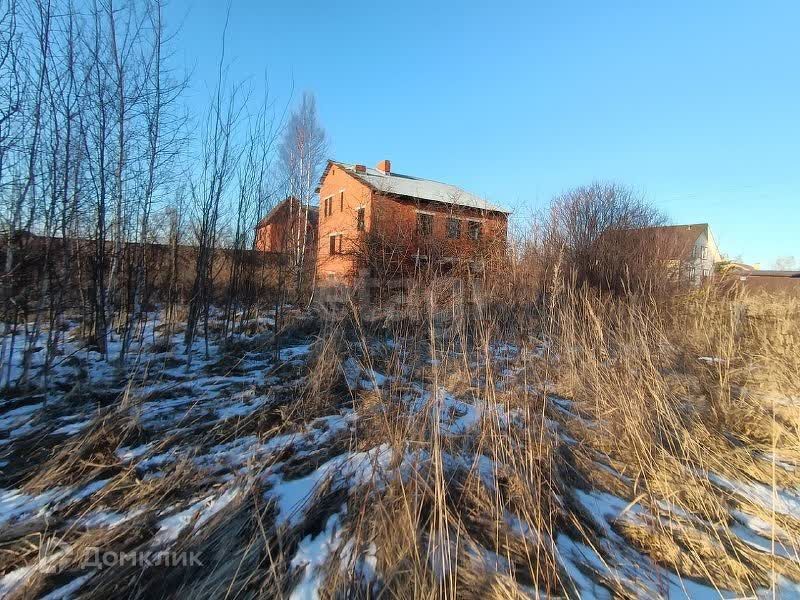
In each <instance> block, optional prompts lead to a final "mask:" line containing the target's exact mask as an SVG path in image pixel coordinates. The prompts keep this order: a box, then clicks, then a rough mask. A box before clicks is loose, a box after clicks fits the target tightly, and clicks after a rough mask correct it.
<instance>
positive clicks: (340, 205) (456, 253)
mask: <svg viewBox="0 0 800 600" xmlns="http://www.w3.org/2000/svg"><path fill="white" fill-rule="evenodd" d="M317 191H318V193H319V221H318V223H319V225H318V234H317V239H318V247H317V281H318V285H322V286H324V285H326V284H328V285H330V284H348V283H351V282H352V280H353V278H354V276H355V275H356V273H357V272H358V271H359V269H360V268H361V267H362V266H363V263H364V262H365V260H366V261H369V260H370V258H371V257H370V256H365V252H366V253H375V252H378V251H380V252H386V247H387V246H389V245H391V247H392V252H394V251H395V250H396V249H397V248H400V247H402V252H398V254H402V255H403V257H404V259H405V262H408V259H409V258H412V257H413V259H414V260H415V261H417V262H419V261H425V262H426V263H427V264H431V262H435V263H436V264H446V263H453V262H458V261H464V260H470V259H472V258H473V257H475V256H476V255H478V254H479V253H480V252H483V251H486V250H487V249H489V248H491V249H493V250H500V251H502V250H503V249H504V248H505V243H506V236H507V230H508V215H509V214H510V213H509V211H507V210H505V209H503V208H501V207H499V206H496V205H494V204H491V203H489V202H487V201H486V200H484V199H482V198H479V197H478V196H475V195H474V194H471V193H469V192H466V191H464V190H462V189H460V188H458V187H456V186H453V185H449V184H446V183H441V182H438V181H432V180H429V179H422V178H419V177H412V176H409V175H402V174H399V173H395V172H393V171H392V169H391V163H390V162H389V161H388V160H383V161H381V162H380V163H378V165H377V166H376V167H375V168H374V169H372V168H368V167H366V166H364V165H358V164H345V163H340V162H336V161H328V164H327V166H326V168H325V171H324V172H323V174H322V177H321V179H320V184H319V188H318V189H317ZM376 237H379V238H380V239H381V240H383V241H384V242H386V243H382V244H381V245H380V250H376V249H375V246H369V245H368V244H367V243H366V240H368V239H372V240H374V239H375V238H376Z"/></svg>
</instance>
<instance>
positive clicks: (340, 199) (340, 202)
mask: <svg viewBox="0 0 800 600" xmlns="http://www.w3.org/2000/svg"><path fill="white" fill-rule="evenodd" d="M343 210H344V192H339V212H342V211H343Z"/></svg>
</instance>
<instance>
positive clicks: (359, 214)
mask: <svg viewBox="0 0 800 600" xmlns="http://www.w3.org/2000/svg"><path fill="white" fill-rule="evenodd" d="M364 227H365V222H364V208H363V207H362V208H359V209H358V210H356V229H358V230H359V231H364Z"/></svg>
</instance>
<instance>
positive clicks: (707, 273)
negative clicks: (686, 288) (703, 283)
mask: <svg viewBox="0 0 800 600" xmlns="http://www.w3.org/2000/svg"><path fill="white" fill-rule="evenodd" d="M710 276H711V271H709V270H708V269H703V278H706V277H710Z"/></svg>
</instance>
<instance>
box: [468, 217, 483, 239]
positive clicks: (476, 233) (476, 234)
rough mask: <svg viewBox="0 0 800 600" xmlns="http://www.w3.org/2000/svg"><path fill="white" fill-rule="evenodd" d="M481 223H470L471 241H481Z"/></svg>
mask: <svg viewBox="0 0 800 600" xmlns="http://www.w3.org/2000/svg"><path fill="white" fill-rule="evenodd" d="M481 229H482V226H481V223H480V222H479V221H470V222H469V239H471V240H479V239H481V233H482V232H481Z"/></svg>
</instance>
